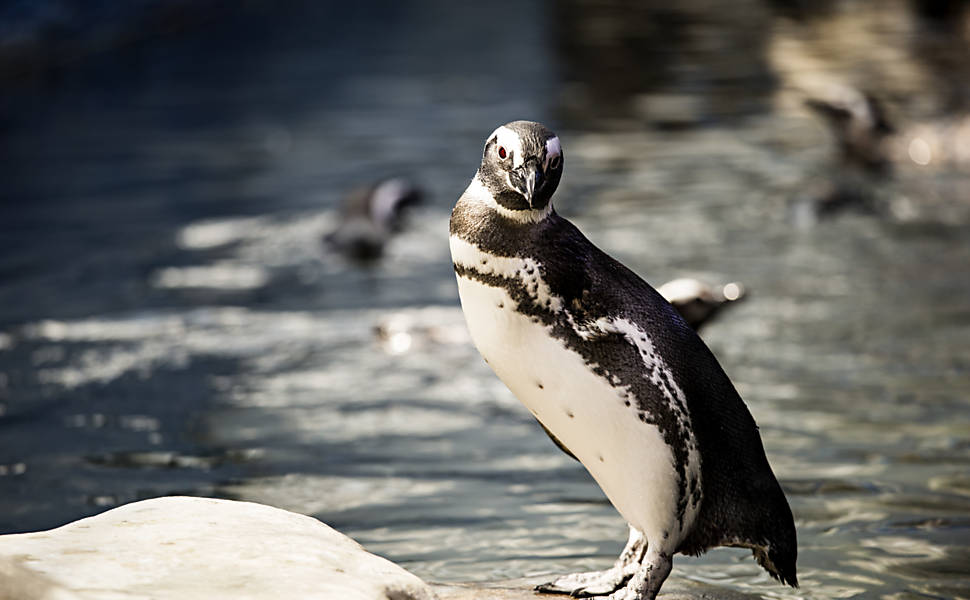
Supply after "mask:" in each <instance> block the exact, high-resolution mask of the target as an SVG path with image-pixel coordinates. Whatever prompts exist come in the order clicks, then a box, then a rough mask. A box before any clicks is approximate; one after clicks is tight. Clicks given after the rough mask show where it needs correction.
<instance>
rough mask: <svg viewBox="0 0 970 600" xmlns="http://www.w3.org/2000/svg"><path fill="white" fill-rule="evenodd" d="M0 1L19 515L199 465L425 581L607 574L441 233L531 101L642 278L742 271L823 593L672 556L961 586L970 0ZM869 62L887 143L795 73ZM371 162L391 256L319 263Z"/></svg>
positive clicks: (730, 584) (750, 323)
mask: <svg viewBox="0 0 970 600" xmlns="http://www.w3.org/2000/svg"><path fill="white" fill-rule="evenodd" d="M0 16H2V18H0V22H2V23H3V27H2V28H0V33H2V35H3V39H2V40H0V78H2V79H0V83H2V86H3V88H2V89H3V93H2V95H0V181H2V185H0V532H2V533H10V532H20V531H30V530H36V529H42V528H49V527H54V526H57V525H60V524H63V523H65V522H68V521H70V520H73V519H77V518H80V517H83V516H87V515H91V514H95V513H98V512H101V511H103V510H106V509H108V508H110V507H112V506H116V505H118V504H121V503H125V502H130V501H133V500H136V499H140V498H147V497H153V496H158V495H166V494H180V493H183V494H195V495H209V496H218V497H229V498H239V499H246V500H255V501H260V502H266V503H269V504H272V505H275V506H280V507H283V508H288V509H291V510H296V511H300V512H303V513H306V514H311V515H314V516H317V517H319V518H321V519H322V520H324V521H326V522H328V523H330V524H332V525H333V526H335V527H337V528H338V529H340V530H341V531H344V532H345V533H348V534H350V535H352V536H354V537H355V538H357V539H358V540H359V541H361V542H363V543H364V544H365V545H367V546H368V548H370V549H371V550H373V551H376V552H379V553H381V554H383V555H384V556H387V557H388V558H391V559H392V560H395V561H397V562H400V563H402V564H403V565H404V566H406V567H407V568H409V569H411V570H412V571H414V572H415V573H417V574H418V575H421V576H422V577H425V578H428V579H431V580H439V581H467V580H494V579H501V578H516V577H522V576H531V575H534V574H538V573H550V572H562V571H569V570H575V569H578V568H602V567H604V566H606V565H607V564H609V563H610V562H611V561H612V559H613V558H614V556H615V554H616V553H617V552H618V551H619V548H620V546H621V544H622V542H623V540H624V537H625V531H624V529H625V526H624V524H623V523H622V521H621V520H620V518H619V517H618V516H617V515H616V513H615V511H613V509H612V507H611V506H610V505H609V504H608V503H607V502H606V501H605V499H604V498H603V497H602V494H601V493H600V491H599V490H598V489H597V488H596V487H595V485H594V484H593V483H592V482H591V480H590V479H589V478H588V476H587V475H586V474H585V472H584V471H583V470H582V469H581V467H579V466H578V465H577V464H575V463H573V462H572V461H571V460H570V459H568V458H567V457H565V456H564V455H561V454H559V453H558V451H557V450H556V449H555V447H554V446H553V445H552V444H550V443H549V442H548V440H547V439H546V438H545V436H544V435H543V434H542V432H541V430H539V429H538V426H537V425H536V424H535V423H534V422H533V421H532V419H531V417H530V416H529V415H528V413H527V412H526V411H525V410H524V409H522V408H521V407H520V405H519V404H518V402H517V401H516V400H515V398H513V397H512V396H511V395H510V394H509V393H508V391H507V390H505V388H504V387H503V386H502V385H501V383H500V382H499V381H498V380H497V379H496V378H495V377H494V376H493V375H492V374H491V373H490V372H489V371H488V369H487V367H485V365H483V364H482V362H481V360H480V358H479V357H478V355H477V353H476V352H475V350H474V349H473V348H472V347H471V345H470V342H469V340H468V338H467V334H465V330H464V325H463V322H462V319H461V315H460V311H459V308H458V305H457V296H456V289H455V285H454V278H453V274H452V271H451V265H450V260H449V256H448V250H447V241H446V240H447V235H446V232H447V218H448V212H449V210H450V207H451V205H452V204H453V203H454V201H455V199H456V198H457V197H458V195H459V194H460V193H461V191H462V190H463V189H464V187H465V185H467V182H468V180H469V179H470V178H471V176H472V174H473V173H474V171H475V168H476V167H477V164H478V161H479V158H480V150H481V145H482V143H483V141H484V138H485V136H486V135H487V134H488V133H489V132H490V131H491V130H492V129H494V128H495V126H497V125H499V124H501V123H504V122H506V121H509V120H512V119H516V118H530V119H535V120H541V121H543V122H545V123H547V124H548V125H550V126H551V127H553V128H554V129H556V130H557V131H558V132H559V134H560V136H561V138H562V139H563V143H564V148H565V153H566V156H567V158H568V161H567V169H566V176H565V178H564V180H563V183H562V185H561V187H560V191H559V192H558V193H557V196H556V204H557V208H558V210H559V211H560V212H561V213H563V214H565V215H567V216H568V217H570V218H572V219H573V220H574V221H575V222H577V224H578V225H579V226H580V227H581V228H582V229H583V230H584V231H585V232H586V233H587V234H588V235H589V237H590V238H591V239H593V241H594V242H596V243H597V244H598V245H600V246H601V247H603V248H605V249H606V250H608V251H609V252H611V253H612V254H614V255H615V256H617V257H619V258H620V259H621V260H623V261H624V262H625V263H627V264H628V265H629V266H631V267H632V268H634V269H635V270H636V271H637V272H639V273H641V274H642V275H643V276H644V277H645V278H646V279H647V280H648V281H650V282H651V283H653V284H654V285H658V284H660V283H662V282H663V281H665V280H668V279H671V278H674V277H681V276H694V277H699V278H702V279H705V280H707V281H710V282H712V283H714V282H726V281H730V280H739V281H742V282H743V283H744V284H745V285H746V287H747V289H748V290H749V291H750V295H749V298H748V299H746V300H745V301H744V302H743V303H740V304H739V305H738V306H737V307H732V308H731V310H730V311H726V312H725V313H724V314H723V315H722V317H721V318H720V319H719V320H717V321H715V322H714V323H713V324H711V325H710V326H708V327H707V328H706V329H704V330H703V332H702V333H703V336H704V338H705V340H706V341H707V342H708V343H709V345H710V346H711V347H712V349H713V350H714V351H715V353H716V354H717V355H718V357H719V358H720V360H721V361H722V363H723V365H724V366H725V368H726V370H727V371H728V373H729V374H730V375H731V377H732V379H733V380H734V381H735V383H736V384H737V386H738V388H739V389H740V391H741V392H742V395H743V396H744V397H745V399H746V401H747V403H748V405H749V407H750V408H751V410H752V412H753V414H754V415H755V418H756V419H757V420H758V422H759V424H760V426H761V430H762V436H763V438H764V440H765V445H766V449H767V452H768V456H769V459H770V460H771V462H772V465H773V466H774V469H775V471H776V473H777V475H778V476H779V479H780V480H781V482H782V484H783V486H784V487H785V489H786V492H787V493H788V496H789V499H790V501H791V503H792V507H793V510H794V512H795V517H796V522H797V525H798V530H799V536H800V550H801V551H800V561H799V564H800V579H801V581H802V582H803V587H802V588H801V590H799V591H792V590H785V589H782V588H780V587H779V586H777V585H774V584H772V583H769V582H768V580H767V576H766V575H764V574H763V573H762V572H761V571H760V570H759V569H758V568H757V567H756V566H755V565H754V563H753V562H752V561H751V560H750V558H749V556H748V553H746V552H744V551H739V550H718V551H715V552H712V553H709V554H708V555H706V556H705V557H702V558H699V559H684V558H679V559H678V561H677V565H676V566H675V571H674V575H673V577H676V578H689V579H692V580H695V581H700V582H705V583H709V584H711V585H713V586H717V587H727V588H733V589H735V590H747V591H750V592H751V593H752V594H758V595H764V594H769V595H772V596H784V597H796V596H797V597H812V598H832V597H839V598H850V597H851V598H856V597H858V598H877V597H878V598H915V597H927V596H929V597H939V598H953V597H970V575H968V573H970V542H968V540H970V117H968V115H967V110H966V109H967V101H968V99H970V98H968V84H967V82H968V81H970V77H967V76H965V75H966V73H965V71H966V70H967V69H970V60H968V58H970V53H968V36H970V34H968V32H970V20H968V16H967V10H966V9H965V8H964V6H963V4H962V3H959V2H951V3H930V2H924V3H917V2H914V3H906V2H897V1H894V2H888V3H886V2H827V3H819V4H817V5H814V4H813V5H809V4H806V3H795V4H792V5H788V4H785V5H782V4H777V5H776V4H775V3H771V2H755V1H749V2H744V3H742V5H741V6H733V7H720V6H717V5H714V4H710V3H706V2H686V3H683V4H682V5H680V6H678V7H676V8H674V7H665V6H663V5H661V4H660V3H650V2H647V3H640V4H636V5H632V4H630V5H627V4H625V3H606V2H579V1H578V0H576V1H570V2H564V3H548V4H546V3H518V2H495V3H491V4H489V5H488V6H477V7H476V6H471V5H469V6H457V5H456V4H455V3H449V2H358V3H353V4H351V5H348V4H347V3H283V4H282V5H275V4H274V5H270V4H269V3H261V2H250V3H245V4H244V5H243V6H242V7H237V6H235V5H232V6H230V5H229V4H228V3H221V2H216V1H209V2H204V3H201V4H194V3H193V4H191V5H189V4H187V3H180V2H163V1H153V0H145V1H144V2H138V3H133V4H130V5H127V6H126V7H125V8H124V9H119V8H114V7H112V6H111V5H110V4H109V3H104V4H102V3H85V4H84V5H83V6H81V3H73V2H66V1H65V2H39V3H18V2H14V3H8V4H6V5H5V6H4V7H3V8H2V12H0ZM860 91H861V92H869V93H872V94H875V95H876V96H878V97H879V98H880V99H881V100H882V102H883V103H884V104H885V105H886V107H887V111H888V112H889V115H890V117H891V119H892V121H893V124H894V132H893V133H892V135H890V136H888V137H887V138H886V139H885V140H882V141H881V145H880V148H882V151H883V153H884V155H885V161H886V163H887V164H888V165H889V166H888V167H886V166H885V165H883V168H881V169H866V168H860V167H859V166H858V165H857V164H855V163H854V162H853V159H852V156H851V155H842V154H840V153H839V150H838V144H837V139H838V134H837V133H835V132H834V130H833V129H831V128H829V127H828V126H827V125H826V123H825V121H824V120H823V119H822V118H820V116H819V115H817V114H813V113H812V112H811V111H810V110H808V109H807V108H806V107H805V105H804V103H803V102H804V100H805V99H807V98H816V99H823V100H826V101H830V102H831V103H833V104H837V103H838V102H842V101H844V100H845V98H849V101H850V102H849V103H850V104H851V101H852V100H853V99H857V98H858V94H859V93H860ZM854 94H855V95H854ZM853 126H854V125H853ZM850 128H851V126H843V127H842V129H841V131H847V130H848V129H850ZM388 175H405V176H408V177H411V178H412V179H413V180H414V181H415V182H416V183H418V184H419V185H420V186H421V187H422V188H423V189H424V190H425V191H426V192H427V200H426V202H425V203H424V204H423V205H422V206H420V207H419V208H418V209H417V210H416V211H415V212H414V213H413V214H412V215H411V218H410V219H409V221H408V227H407V228H406V229H405V230H404V231H403V232H402V233H401V234H400V235H399V236H397V237H395V238H394V239H393V240H391V242H390V243H389V245H388V247H387V249H386V252H385V255H384V257H383V258H382V259H381V260H380V261H378V262H377V263H375V264H371V265H360V264H358V263H355V262H353V261H348V260H345V259H344V258H342V257H340V256H336V255H333V254H330V253H327V252H326V251H325V250H324V248H323V246H322V245H321V243H320V240H321V238H322V236H323V235H324V234H326V233H327V232H328V231H330V230H331V229H332V228H333V227H335V225H336V222H337V209H338V206H339V204H340V201H341V198H342V197H343V196H344V195H345V194H346V193H347V192H348V191H349V190H351V189H353V188H354V187H357V186H359V185H361V184H365V183H367V182H369V181H373V180H374V179H376V178H379V177H383V176H388ZM833 198H835V200H832V199H833ZM375 329H381V330H382V331H384V332H385V335H383V336H381V335H378V334H377V333H376V332H375ZM716 589H717V588H715V589H714V591H715V593H716Z"/></svg>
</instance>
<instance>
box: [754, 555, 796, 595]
mask: <svg viewBox="0 0 970 600" xmlns="http://www.w3.org/2000/svg"><path fill="white" fill-rule="evenodd" d="M751 553H752V554H754V558H755V560H756V561H758V564H759V565H761V567H762V568H763V569H764V570H765V571H768V574H769V575H771V576H772V577H774V578H775V579H777V580H778V581H780V582H782V583H784V584H787V585H790V586H792V587H793V588H797V587H798V576H797V575H796V574H795V554H794V553H793V552H784V551H782V550H779V549H775V548H772V547H771V546H767V547H766V546H761V547H755V548H752V549H751Z"/></svg>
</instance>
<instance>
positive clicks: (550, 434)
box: [536, 419, 579, 462]
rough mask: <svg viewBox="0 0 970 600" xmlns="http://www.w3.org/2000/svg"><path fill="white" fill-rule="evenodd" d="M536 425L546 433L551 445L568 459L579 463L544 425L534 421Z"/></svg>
mask: <svg viewBox="0 0 970 600" xmlns="http://www.w3.org/2000/svg"><path fill="white" fill-rule="evenodd" d="M536 423H539V427H542V430H543V431H545V432H546V435H548V436H549V439H550V440H552V443H553V444H555V445H556V446H557V447H558V448H559V449H560V450H562V451H563V452H565V453H566V454H567V455H569V457H570V458H572V459H573V460H575V461H576V462H579V459H578V458H576V455H575V454H573V453H572V452H570V451H569V448H567V447H566V445H565V444H563V443H562V442H561V441H560V440H559V438H557V437H556V436H555V435H554V434H553V433H552V432H551V431H549V429H548V428H547V427H546V426H545V425H543V424H542V422H541V421H539V420H538V419H536Z"/></svg>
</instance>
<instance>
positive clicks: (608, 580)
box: [536, 565, 636, 598]
mask: <svg viewBox="0 0 970 600" xmlns="http://www.w3.org/2000/svg"><path fill="white" fill-rule="evenodd" d="M630 566H631V567H633V568H617V567H613V568H610V569H606V570H605V571H590V572H588V573H573V574H572V575H564V576H562V577H560V578H559V579H556V580H555V581H551V582H549V583H543V584H541V585H537V586H536V591H537V592H543V593H546V594H569V595H570V596H572V597H574V598H588V597H590V596H605V595H607V594H610V593H612V592H615V591H617V590H620V589H621V588H622V587H623V585H624V584H625V583H626V582H627V581H628V580H629V579H630V578H631V577H633V575H634V573H635V572H636V565H630Z"/></svg>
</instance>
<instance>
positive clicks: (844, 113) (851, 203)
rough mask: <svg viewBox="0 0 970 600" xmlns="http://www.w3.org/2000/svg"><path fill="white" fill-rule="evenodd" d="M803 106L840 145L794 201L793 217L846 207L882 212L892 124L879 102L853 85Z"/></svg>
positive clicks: (889, 168) (812, 218) (809, 217)
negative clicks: (821, 173) (826, 167)
mask: <svg viewBox="0 0 970 600" xmlns="http://www.w3.org/2000/svg"><path fill="white" fill-rule="evenodd" d="M805 106H807V107H808V108H810V109H811V110H812V111H813V112H814V113H816V114H817V115H819V116H821V117H822V119H823V120H824V121H825V124H826V125H827V126H828V129H829V131H831V132H832V135H833V137H834V138H835V143H836V146H837V148H838V150H837V152H838V154H837V156H836V157H834V160H833V165H832V169H831V171H830V172H829V173H827V174H826V175H825V176H824V177H822V178H820V179H819V180H817V181H815V182H814V183H812V184H810V185H809V186H807V192H806V193H805V194H803V195H802V196H801V197H800V198H798V199H797V201H796V205H795V211H796V213H795V216H796V220H798V221H800V222H809V223H811V222H814V221H817V220H818V219H819V218H825V217H831V216H834V215H836V214H838V213H840V212H843V211H846V210H854V211H856V212H861V213H869V214H878V213H882V212H885V209H886V207H885V206H883V200H884V199H883V198H882V196H883V195H884V194H883V193H882V191H881V189H882V185H883V184H884V183H885V182H887V181H890V180H891V179H892V159H891V152H890V144H891V137H892V135H893V134H894V133H895V131H896V128H895V127H894V126H893V125H892V123H891V122H890V120H889V118H888V116H887V114H886V110H885V108H884V106H883V104H882V103H881V102H880V101H879V100H878V99H877V98H876V97H875V96H873V95H872V94H869V93H866V92H862V91H860V90H857V89H855V88H852V87H842V86H838V87H833V88H831V89H830V90H827V91H826V92H824V93H822V94H819V95H817V96H816V97H812V98H809V99H807V100H806V101H805Z"/></svg>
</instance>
